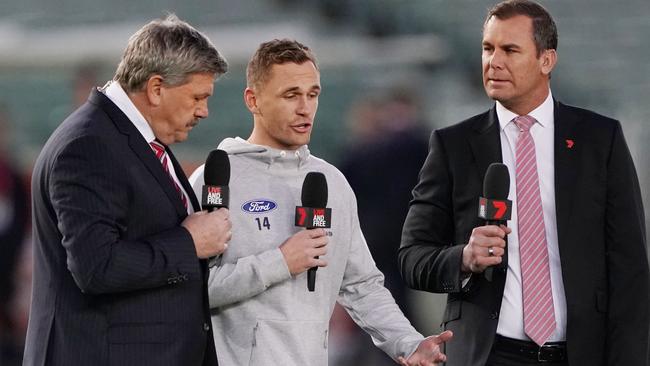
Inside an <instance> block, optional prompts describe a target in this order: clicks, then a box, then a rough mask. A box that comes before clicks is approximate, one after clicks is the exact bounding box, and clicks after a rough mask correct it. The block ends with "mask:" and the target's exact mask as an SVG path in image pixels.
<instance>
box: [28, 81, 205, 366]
mask: <svg viewBox="0 0 650 366" xmlns="http://www.w3.org/2000/svg"><path fill="white" fill-rule="evenodd" d="M168 153H169V156H170V158H171V160H172V162H173V164H174V168H175V170H176V173H177V176H178V178H179V180H180V182H181V184H182V185H183V187H184V188H185V191H186V192H187V193H188V195H189V196H190V200H191V203H192V205H193V207H194V209H195V210H198V209H199V205H198V202H197V199H196V197H195V196H194V194H193V190H192V188H191V187H190V186H189V183H188V182H187V178H186V177H185V175H184V174H183V170H182V169H181V167H180V165H179V164H178V162H177V161H176V159H174V157H173V155H172V154H171V152H170V151H169V150H168ZM32 194H33V220H34V222H33V226H34V278H33V282H34V287H33V294H32V306H31V312H30V319H29V327H28V332H27V339H26V347H25V358H24V363H23V364H24V365H29V366H32V365H38V366H42V365H48V366H56V365H88V366H100V365H119V366H126V365H138V366H141V365H156V366H161V365H169V366H172V365H173V366H179V365H197V366H198V365H216V364H217V361H216V354H215V352H214V343H213V340H212V331H211V326H210V317H209V307H208V301H207V286H206V280H207V277H206V275H207V269H206V263H205V261H200V260H199V259H198V258H197V256H196V250H195V249H194V244H193V242H192V238H191V236H190V234H189V232H188V231H187V230H186V229H185V228H183V227H181V226H180V223H181V222H182V220H183V219H184V218H185V217H186V216H187V213H186V210H185V207H184V206H183V203H182V201H181V199H180V197H179V196H178V194H177V192H176V190H175V189H174V186H173V184H172V182H171V180H170V178H169V176H168V175H167V173H165V171H164V170H163V168H162V165H161V164H160V162H159V161H158V159H157V158H156V157H155V155H154V153H153V151H152V150H151V148H150V147H149V144H148V143H147V142H146V141H145V140H144V138H143V137H142V135H141V134H140V133H139V132H138V131H137V129H136V128H135V126H134V125H133V124H132V123H131V122H130V121H129V120H128V119H127V117H126V116H125V115H124V114H123V113H122V112H121V111H120V110H119V108H118V107H117V106H115V104H113V103H112V102H111V101H110V100H109V99H108V98H107V97H106V96H105V95H103V94H102V93H100V92H99V91H97V90H95V91H93V92H92V93H91V95H90V97H89V99H88V102H87V103H86V104H84V105H83V106H82V107H80V108H79V109H78V110H77V111H75V112H74V113H73V114H72V115H70V117H68V118H67V119H66V120H65V121H64V122H63V123H62V124H61V126H59V128H57V130H56V131H55V132H54V133H53V134H52V136H51V137H50V139H49V140H48V142H47V143H46V144H45V146H44V148H43V150H42V151H41V154H40V156H39V158H38V159H37V161H36V165H35V167H34V174H33V178H32Z"/></svg>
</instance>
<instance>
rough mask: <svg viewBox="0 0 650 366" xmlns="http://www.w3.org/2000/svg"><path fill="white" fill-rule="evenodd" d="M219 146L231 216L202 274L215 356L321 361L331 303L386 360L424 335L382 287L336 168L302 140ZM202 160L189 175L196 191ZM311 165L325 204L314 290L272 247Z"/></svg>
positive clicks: (282, 234) (285, 230) (290, 224)
mask: <svg viewBox="0 0 650 366" xmlns="http://www.w3.org/2000/svg"><path fill="white" fill-rule="evenodd" d="M219 148H220V149H222V150H225V151H226V152H228V154H229V158H230V164H231V179H230V218H231V220H232V240H231V241H230V244H229V246H228V249H227V250H226V251H225V252H224V253H223V255H222V256H221V257H220V259H219V260H218V261H217V264H216V265H215V266H214V267H213V268H212V270H211V271H210V279H209V281H208V287H209V288H208V293H209V297H210V307H211V308H212V314H213V316H212V324H213V327H214V340H215V344H216V349H217V356H218V358H219V364H220V365H224V366H232V365H269V366H271V365H273V366H291V365H296V366H298V365H300V366H311V365H322V366H326V365H327V343H328V327H329V319H330V316H331V315H332V311H333V309H334V305H335V303H336V301H338V302H339V303H340V304H341V305H343V307H344V308H345V309H346V310H347V311H348V313H349V314H350V315H351V317H352V318H353V319H354V321H355V322H356V323H357V324H358V325H359V326H360V327H361V328H363V329H364V330H365V331H366V332H367V333H368V334H369V335H370V336H372V339H373V341H374V343H375V345H376V346H377V347H379V348H381V349H382V350H383V351H384V352H386V353H387V354H388V355H389V356H390V357H392V358H393V359H396V358H397V357H398V356H404V357H408V356H409V355H410V354H411V353H412V352H414V351H415V349H416V348H417V346H418V344H419V342H421V341H422V339H423V337H422V335H420V334H419V333H418V332H417V331H416V330H415V329H414V328H413V327H412V326H411V324H410V323H409V321H408V320H407V319H406V318H405V317H404V315H403V314H402V312H401V311H400V310H399V308H398V307H397V305H396V304H395V301H394V300H393V298H392V296H391V294H390V292H389V291H388V290H387V289H386V288H385V287H384V286H383V281H384V277H383V275H382V273H381V272H380V271H379V270H378V269H377V267H376V266H375V263H374V261H373V259H372V257H371V255H370V252H369V250H368V246H367V245H366V241H365V239H364V237H363V234H362V233H361V229H360V227H359V219H358V217H357V205H356V198H355V196H354V193H353V192H352V189H351V188H350V186H349V184H348V182H347V181H346V179H345V177H344V176H343V174H341V172H340V171H339V170H338V169H336V168H335V167H334V166H332V165H331V164H329V163H327V162H325V161H324V160H322V159H319V158H317V157H315V156H312V155H310V154H309V150H308V148H307V146H303V147H301V148H300V149H298V150H296V151H281V150H277V149H272V148H269V147H266V146H260V145H254V144H250V143H248V142H247V141H245V140H243V139H241V138H228V139H225V140H224V141H222V142H221V144H220V145H219ZM203 168H204V167H203V166H201V167H199V168H198V169H197V170H196V171H195V172H194V174H192V176H191V177H190V183H191V184H192V187H193V188H194V190H195V192H196V193H197V196H198V197H201V189H202V186H203V183H204V178H203ZM311 171H318V172H322V173H323V174H324V175H325V177H326V178H327V185H328V191H329V199H328V203H327V207H329V208H331V209H332V220H331V222H332V227H331V228H330V229H328V235H329V243H328V245H327V254H326V255H325V256H324V258H325V259H326V260H327V263H328V264H327V266H326V267H321V268H319V269H318V271H317V274H316V290H315V291H314V292H308V291H307V273H306V272H304V273H301V274H299V275H297V276H291V274H290V273H289V269H288V267H287V264H286V262H285V260H284V257H283V256H282V253H281V252H280V249H279V247H280V245H281V244H282V243H283V242H284V241H285V240H287V239H288V238H289V237H290V236H291V235H293V234H295V233H296V232H298V231H299V230H304V229H303V228H299V227H296V226H294V214H295V207H296V206H300V205H301V189H302V183H303V181H304V179H305V175H307V173H308V172H311ZM387 214H389V213H387Z"/></svg>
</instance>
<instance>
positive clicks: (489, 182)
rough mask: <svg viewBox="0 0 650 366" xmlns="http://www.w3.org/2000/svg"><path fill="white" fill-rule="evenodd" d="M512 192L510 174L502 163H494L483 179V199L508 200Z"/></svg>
mask: <svg viewBox="0 0 650 366" xmlns="http://www.w3.org/2000/svg"><path fill="white" fill-rule="evenodd" d="M509 192H510V173H508V167H507V166H506V165H505V164H502V163H492V164H490V166H489V167H488V169H487V172H485V179H483V197H485V198H487V199H498V200H505V199H508V193H509Z"/></svg>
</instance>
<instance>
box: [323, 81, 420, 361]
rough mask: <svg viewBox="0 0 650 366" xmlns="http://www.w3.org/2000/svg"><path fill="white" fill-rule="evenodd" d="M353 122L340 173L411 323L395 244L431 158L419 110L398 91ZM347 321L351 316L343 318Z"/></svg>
mask: <svg viewBox="0 0 650 366" xmlns="http://www.w3.org/2000/svg"><path fill="white" fill-rule="evenodd" d="M350 118H351V119H350V122H349V123H350V130H351V131H352V138H351V139H350V143H349V147H348V149H347V150H346V151H345V153H344V154H343V160H342V162H341V165H340V167H341V172H342V173H343V174H344V175H345V177H346V179H347V180H348V182H349V183H350V186H351V187H352V190H353V191H354V193H355V195H356V197H357V204H358V208H359V221H360V224H361V230H362V232H363V233H364V235H365V237H366V240H367V242H368V247H369V248H370V252H371V254H372V257H373V259H374V260H375V262H376V264H377V268H378V269H379V270H380V271H381V272H382V273H383V274H384V277H385V280H384V285H385V286H386V288H387V289H388V290H389V291H390V292H391V294H392V295H393V297H394V298H395V302H396V303H397V305H398V306H399V307H400V309H401V310H402V312H403V313H404V315H405V316H406V317H407V318H409V319H412V317H411V316H410V315H411V314H410V311H409V306H408V298H407V291H408V289H407V288H406V287H405V286H404V282H403V281H402V277H401V275H400V272H399V268H398V266H397V260H396V259H397V249H398V248H399V246H398V245H396V243H399V240H400V236H401V233H402V225H403V224H404V219H405V218H406V213H407V212H408V199H409V197H410V194H411V189H412V188H413V186H414V185H415V183H417V177H418V172H419V171H420V168H421V167H422V164H423V163H424V159H425V158H426V156H427V137H426V136H427V133H426V132H425V130H424V119H423V117H422V114H421V110H420V106H419V104H418V102H417V100H416V99H415V96H414V94H413V93H412V92H411V91H409V90H408V89H406V88H403V87H394V88H391V89H390V90H387V91H386V92H384V93H383V95H380V96H376V97H369V98H367V99H364V100H360V101H359V102H357V103H355V104H354V105H353V106H352V108H351V117H350ZM345 320H349V318H348V319H341V321H345ZM343 329H350V328H343ZM352 329H354V328H352ZM356 329H358V328H356ZM358 333H359V332H358V331H357V334H358ZM332 336H334V334H332ZM364 344H365V342H364ZM364 353H368V352H364ZM366 357H372V358H373V360H372V361H371V362H372V364H373V365H379V364H382V365H383V364H388V362H389V361H390V360H389V359H387V358H386V357H385V355H383V354H381V353H380V352H373V354H372V356H370V355H368V356H366Z"/></svg>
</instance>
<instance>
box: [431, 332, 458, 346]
mask: <svg viewBox="0 0 650 366" xmlns="http://www.w3.org/2000/svg"><path fill="white" fill-rule="evenodd" d="M453 336H454V333H453V332H452V331H451V330H445V331H444V332H442V333H440V334H438V335H437V336H436V337H435V339H436V343H437V344H441V343H444V342H447V341H448V340H450V339H451V338H452V337H453Z"/></svg>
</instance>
